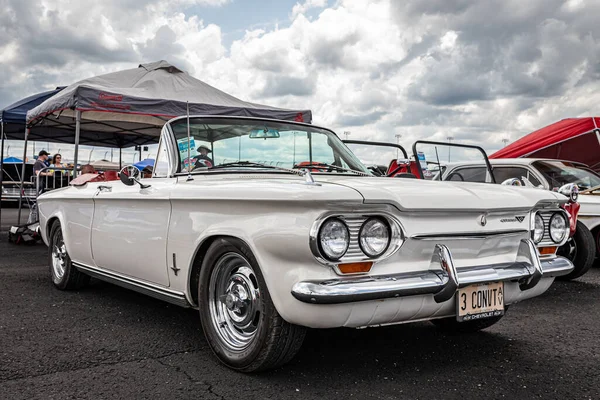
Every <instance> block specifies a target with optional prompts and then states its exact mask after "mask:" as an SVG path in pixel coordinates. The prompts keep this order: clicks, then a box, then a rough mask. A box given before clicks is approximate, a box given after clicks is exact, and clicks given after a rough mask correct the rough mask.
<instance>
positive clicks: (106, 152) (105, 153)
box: [103, 151, 108, 160]
mask: <svg viewBox="0 0 600 400" xmlns="http://www.w3.org/2000/svg"><path fill="white" fill-rule="evenodd" d="M107 154H108V151H105V152H104V157H103V159H104V160H106V155H107Z"/></svg>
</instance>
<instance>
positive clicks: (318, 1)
mask: <svg viewBox="0 0 600 400" xmlns="http://www.w3.org/2000/svg"><path fill="white" fill-rule="evenodd" d="M326 6H327V0H306V1H305V2H304V3H296V4H295V5H294V7H292V14H291V16H290V18H291V19H295V18H296V17H297V16H298V15H300V14H304V13H306V12H307V11H308V10H310V9H313V8H323V7H326Z"/></svg>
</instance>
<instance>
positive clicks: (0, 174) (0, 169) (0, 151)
mask: <svg viewBox="0 0 600 400" xmlns="http://www.w3.org/2000/svg"><path fill="white" fill-rule="evenodd" d="M0 125H1V126H0V142H1V143H2V147H1V148H0V190H1V186H2V180H3V179H4V121H2V122H0ZM1 197H2V194H1V193H0V198H1ZM0 232H2V201H1V199H0Z"/></svg>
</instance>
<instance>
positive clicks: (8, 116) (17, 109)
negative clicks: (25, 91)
mask: <svg viewBox="0 0 600 400" xmlns="http://www.w3.org/2000/svg"><path fill="white" fill-rule="evenodd" d="M65 87H66V86H61V87H57V88H56V89H54V90H49V91H47V92H42V93H37V94H34V95H32V96H29V97H26V98H24V99H22V100H19V101H17V102H16V103H13V104H11V105H10V106H8V107H6V108H4V109H3V110H2V111H1V112H0V122H1V123H3V124H4V133H5V134H6V138H7V139H16V140H23V139H24V138H25V123H26V121H27V111H29V110H31V109H32V108H34V107H37V106H38V105H40V104H42V103H43V102H44V101H45V100H46V99H48V98H50V97H52V96H54V95H55V94H56V93H58V92H60V91H61V90H62V89H64V88H65Z"/></svg>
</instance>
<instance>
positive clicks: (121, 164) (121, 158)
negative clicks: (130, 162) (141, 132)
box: [119, 147, 123, 171]
mask: <svg viewBox="0 0 600 400" xmlns="http://www.w3.org/2000/svg"><path fill="white" fill-rule="evenodd" d="M122 150H123V149H122V148H121V147H119V171H120V170H121V168H123V152H122Z"/></svg>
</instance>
